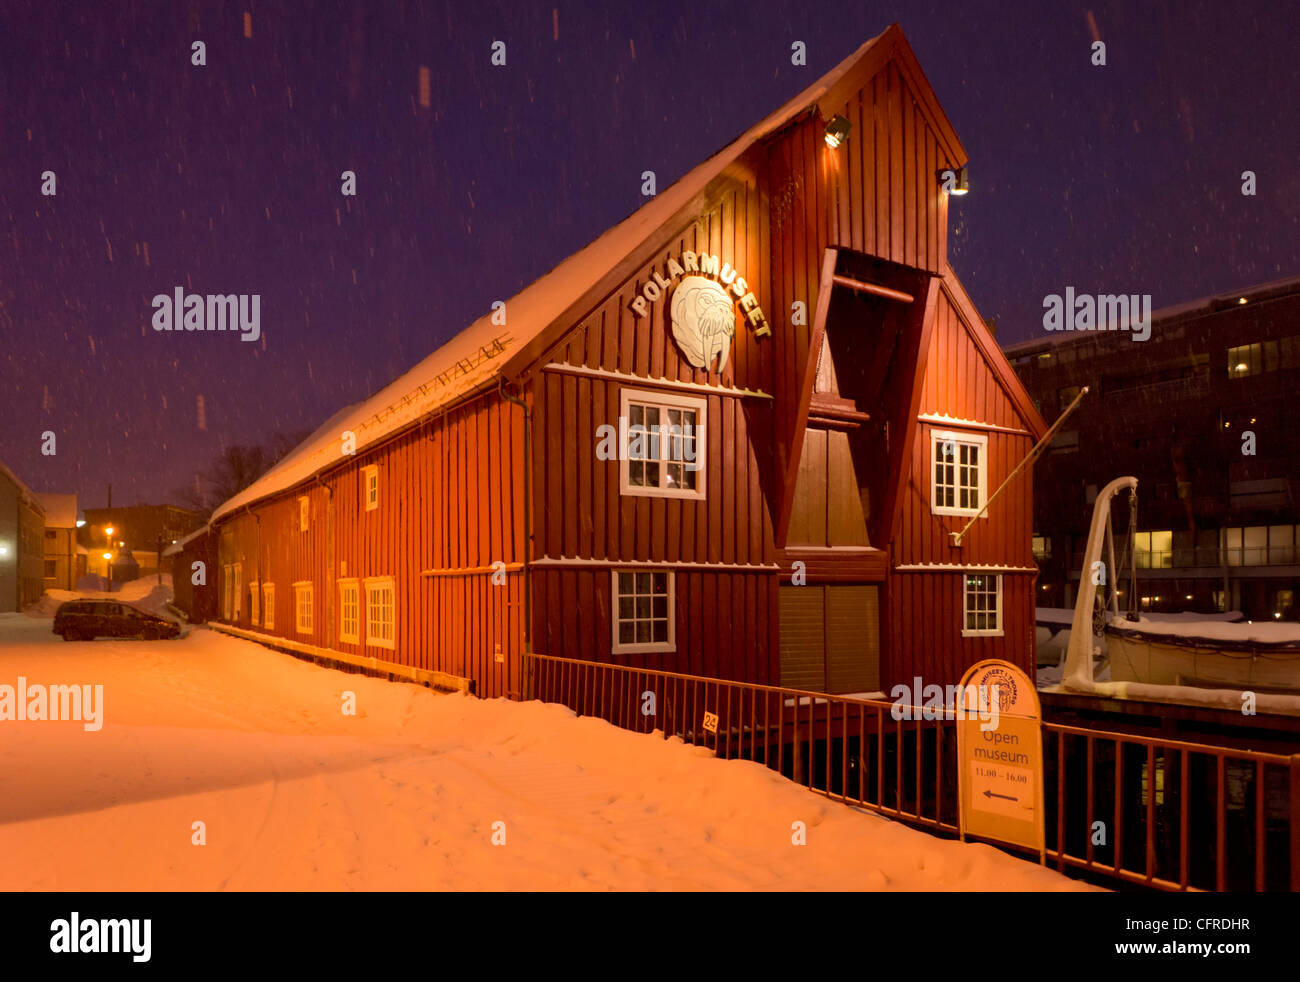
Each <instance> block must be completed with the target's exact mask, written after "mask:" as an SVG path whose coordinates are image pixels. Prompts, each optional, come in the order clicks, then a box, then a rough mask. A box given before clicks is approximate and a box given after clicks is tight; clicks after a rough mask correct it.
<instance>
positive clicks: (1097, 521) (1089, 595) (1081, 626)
mask: <svg viewBox="0 0 1300 982" xmlns="http://www.w3.org/2000/svg"><path fill="white" fill-rule="evenodd" d="M1137 483H1138V482H1137V478H1136V477H1117V478H1115V480H1113V481H1111V482H1110V483H1109V484H1107V485H1106V486H1105V487H1104V488H1102V489H1101V493H1100V494H1098V495H1097V501H1096V503H1095V504H1094V505H1093V506H1092V527H1091V528H1090V529H1089V531H1088V547H1087V549H1085V550H1084V554H1083V569H1082V570H1080V572H1079V595H1078V596H1077V597H1076V598H1075V601H1074V620H1073V621H1072V622H1071V625H1070V647H1069V648H1068V649H1066V653H1065V670H1064V671H1063V672H1062V673H1061V684H1062V685H1063V686H1065V687H1066V688H1069V689H1075V690H1077V691H1082V692H1089V691H1091V690H1092V687H1093V678H1092V612H1093V608H1094V607H1095V606H1096V601H1097V583H1096V582H1095V581H1096V577H1094V575H1093V569H1094V568H1095V567H1096V564H1097V563H1100V562H1101V547H1102V544H1103V543H1104V542H1109V544H1110V550H1109V553H1108V558H1109V559H1110V568H1109V569H1107V570H1105V571H1104V572H1105V575H1106V577H1108V578H1113V577H1114V576H1115V543H1114V539H1113V537H1112V536H1111V534H1110V502H1111V499H1112V498H1114V497H1115V495H1116V494H1118V493H1119V492H1120V491H1122V490H1124V489H1125V488H1127V489H1128V490H1129V491H1131V492H1136V491H1137ZM1111 603H1112V605H1114V606H1115V608H1116V611H1117V612H1118V601H1117V600H1116V596H1115V593H1114V591H1112V593H1111Z"/></svg>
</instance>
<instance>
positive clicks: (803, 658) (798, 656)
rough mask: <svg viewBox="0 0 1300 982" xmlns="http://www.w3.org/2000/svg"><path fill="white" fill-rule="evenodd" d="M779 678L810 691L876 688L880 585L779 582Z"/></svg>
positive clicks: (878, 668) (784, 682) (878, 674)
mask: <svg viewBox="0 0 1300 982" xmlns="http://www.w3.org/2000/svg"><path fill="white" fill-rule="evenodd" d="M780 604H781V610H780V614H781V684H782V685H783V686H786V687H788V688H792V689H810V690H812V691H814V692H832V693H834V692H875V691H878V690H879V688H880V588H879V587H878V586H874V585H868V584H859V583H828V584H821V585H817V584H809V585H807V586H792V585H786V586H782V587H781V591H780Z"/></svg>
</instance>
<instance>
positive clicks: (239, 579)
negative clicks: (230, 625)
mask: <svg viewBox="0 0 1300 982" xmlns="http://www.w3.org/2000/svg"><path fill="white" fill-rule="evenodd" d="M232 569H233V570H234V575H235V594H234V607H233V610H234V616H233V617H231V620H236V621H237V620H239V608H240V607H242V606H243V598H244V567H243V566H242V565H241V564H239V563H235V565H234V566H233V567H232Z"/></svg>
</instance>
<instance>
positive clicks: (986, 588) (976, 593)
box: [961, 573, 1002, 637]
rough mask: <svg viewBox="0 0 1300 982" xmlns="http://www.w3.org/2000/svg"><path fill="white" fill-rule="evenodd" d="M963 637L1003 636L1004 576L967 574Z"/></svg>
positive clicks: (962, 627) (996, 574)
mask: <svg viewBox="0 0 1300 982" xmlns="http://www.w3.org/2000/svg"><path fill="white" fill-rule="evenodd" d="M963 577H964V579H965V581H966V583H965V587H964V593H965V602H964V603H963V604H962V608H963V610H964V618H963V620H962V625H961V633H962V636H963V637H992V636H995V635H1001V634H1002V575H1001V574H1000V573H965V574H963Z"/></svg>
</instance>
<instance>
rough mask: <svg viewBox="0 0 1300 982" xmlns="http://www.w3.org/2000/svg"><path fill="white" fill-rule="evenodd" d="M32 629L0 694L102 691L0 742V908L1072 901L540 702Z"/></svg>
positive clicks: (766, 780)
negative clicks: (315, 898)
mask: <svg viewBox="0 0 1300 982" xmlns="http://www.w3.org/2000/svg"><path fill="white" fill-rule="evenodd" d="M49 632H50V621H49V619H48V618H33V617H28V616H25V615H0V685H10V686H16V685H17V679H18V676H20V675H21V676H24V677H25V678H26V679H27V681H28V683H29V684H46V685H53V684H87V683H88V684H92V685H94V684H101V685H103V686H104V697H103V699H104V706H103V716H104V723H103V728H102V729H101V730H99V731H97V732H87V731H86V730H85V729H84V727H83V726H82V724H80V723H77V722H48V721H30V720H27V721H13V720H10V721H4V722H0V856H4V862H3V863H0V890H26V889H38V890H115V889H126V890H220V889H225V890H267V889H271V890H297V889H307V890H337V889H349V890H374V889H402V890H405V889H414V890H436V889H487V890H497V889H505V890H510V889H566V890H567V889H619V890H644V889H684V890H695V889H707V890H728V889H740V890H749V889H760V890H773V889H775V890H781V889H794V890H800V889H833V890H889V889H905V890H916V889H922V890H924V889H978V890H985V889H1029V890H1058V889H1079V888H1081V887H1080V885H1078V884H1075V883H1073V882H1072V881H1069V880H1066V879H1064V878H1062V877H1059V876H1057V875H1056V874H1055V873H1051V872H1049V871H1046V870H1043V869H1039V868H1037V867H1035V866H1034V865H1032V864H1029V863H1025V862H1021V861H1018V860H1015V859H1012V858H1010V857H1008V856H1005V855H1003V854H1002V853H1000V852H998V851H996V850H994V849H991V848H989V847H987V846H981V845H962V844H960V843H955V842H945V841H940V840H937V839H933V838H931V837H929V836H927V835H925V834H923V833H920V832H916V831H912V830H910V829H907V828H905V827H903V826H900V825H898V824H895V823H890V822H886V821H884V820H882V819H879V818H877V817H875V816H871V815H863V814H861V813H856V812H854V811H852V810H850V809H849V808H846V807H844V806H842V805H839V804H835V803H832V802H828V801H826V800H824V799H821V798H819V797H817V796H815V795H813V794H810V793H808V792H807V791H803V790H801V789H799V788H796V787H794V786H793V785H790V784H789V783H787V782H785V781H782V780H781V779H780V778H778V777H776V776H775V775H773V774H772V773H770V772H769V771H767V770H766V769H764V768H763V767H761V766H759V765H756V764H751V763H746V762H741V761H719V760H716V759H714V758H713V757H711V756H710V755H708V754H707V753H705V752H702V751H699V750H696V749H694V748H690V747H685V746H683V745H681V744H679V743H676V742H673V743H664V742H663V741H662V740H657V739H651V738H646V737H643V736H638V735H635V734H631V733H626V732H623V731H620V730H617V729H615V728H613V727H610V726H608V725H606V724H605V723H603V722H600V721H597V720H592V719H578V718H575V717H574V716H573V714H572V713H570V712H569V711H568V710H566V709H563V708H560V707H556V706H543V705H541V704H539V703H526V704H519V703H507V702H503V701H489V702H485V701H479V700H475V699H471V698H466V697H461V696H446V695H439V694H436V693H433V692H431V691H429V690H426V689H423V688H420V687H417V686H413V685H406V684H398V683H389V682H383V681H379V680H376V679H369V678H365V677H362V676H357V675H345V674H342V673H339V672H334V671H330V670H327V669H323V668H319V667H316V666H314V665H310V664H307V663H304V662H301V661H298V660H296V659H293V658H291V657H289V656H287V655H282V654H278V653H275V652H272V651H269V650H267V649H265V648H262V647H261V646H259V645H256V644H253V643H250V642H246V641H240V640H237V639H234V638H229V637H225V636H222V635H218V634H216V633H215V632H211V631H207V630H196V631H194V632H193V633H192V634H191V635H190V636H189V637H187V638H185V639H183V640H180V641H170V642H141V641H121V642H118V641H107V640H105V641H97V642H93V643H66V642H63V641H60V640H59V639H57V638H55V637H54V636H53V635H52V634H51V633H49ZM347 691H350V692H353V693H355V696H356V707H357V708H356V715H355V716H349V715H345V714H344V713H343V711H342V707H343V703H344V693H345V692H347ZM796 821H801V822H804V823H806V825H807V845H803V846H796V845H793V844H792V842H791V827H792V823H794V822H796ZM196 822H202V823H204V831H205V834H206V844H205V845H195V844H194V843H193V841H192V839H193V837H194V835H195V833H194V831H193V829H194V823H196ZM498 822H501V823H504V826H498V829H503V831H504V836H505V843H504V844H502V845H495V844H493V841H492V840H493V830H494V823H498Z"/></svg>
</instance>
